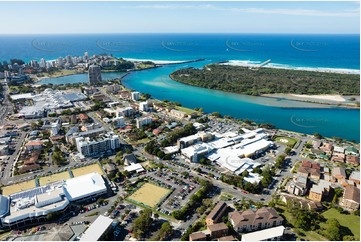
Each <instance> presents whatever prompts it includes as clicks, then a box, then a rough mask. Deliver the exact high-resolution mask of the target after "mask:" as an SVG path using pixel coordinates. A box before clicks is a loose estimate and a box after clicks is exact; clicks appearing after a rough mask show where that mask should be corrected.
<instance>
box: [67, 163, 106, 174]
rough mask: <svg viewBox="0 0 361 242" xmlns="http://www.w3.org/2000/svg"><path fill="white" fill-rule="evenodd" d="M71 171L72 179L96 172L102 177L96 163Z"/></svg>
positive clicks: (101, 172) (101, 171)
mask: <svg viewBox="0 0 361 242" xmlns="http://www.w3.org/2000/svg"><path fill="white" fill-rule="evenodd" d="M71 171H72V172H73V175H74V177H78V176H82V175H86V174H89V173H92V172H97V173H99V174H100V175H104V173H103V170H102V169H101V168H100V166H99V165H98V164H97V163H96V164H92V165H89V166H83V167H80V168H76V169H72V170H71Z"/></svg>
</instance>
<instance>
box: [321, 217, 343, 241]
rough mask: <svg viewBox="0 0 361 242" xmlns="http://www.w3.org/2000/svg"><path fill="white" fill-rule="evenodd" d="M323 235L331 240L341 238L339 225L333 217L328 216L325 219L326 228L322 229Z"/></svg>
mask: <svg viewBox="0 0 361 242" xmlns="http://www.w3.org/2000/svg"><path fill="white" fill-rule="evenodd" d="M324 235H325V236H326V237H327V238H328V239H329V240H333V241H338V240H342V236H341V225H340V223H339V222H338V220H337V219H335V218H330V219H328V220H327V228H326V230H325V231H324Z"/></svg>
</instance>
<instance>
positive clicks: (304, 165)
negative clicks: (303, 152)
mask: <svg viewBox="0 0 361 242" xmlns="http://www.w3.org/2000/svg"><path fill="white" fill-rule="evenodd" d="M301 166H302V167H308V168H312V162H311V161H308V160H303V161H302V164H301Z"/></svg>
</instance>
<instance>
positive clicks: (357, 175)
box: [348, 171, 360, 184]
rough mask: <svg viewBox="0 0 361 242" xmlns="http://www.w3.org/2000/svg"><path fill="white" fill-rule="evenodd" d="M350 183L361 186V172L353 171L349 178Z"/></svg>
mask: <svg viewBox="0 0 361 242" xmlns="http://www.w3.org/2000/svg"><path fill="white" fill-rule="evenodd" d="M348 179H349V180H350V181H353V182H354V183H355V184H360V171H353V172H351V174H350V177H349V178H348Z"/></svg>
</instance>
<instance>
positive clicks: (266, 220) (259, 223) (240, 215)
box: [228, 207, 283, 232]
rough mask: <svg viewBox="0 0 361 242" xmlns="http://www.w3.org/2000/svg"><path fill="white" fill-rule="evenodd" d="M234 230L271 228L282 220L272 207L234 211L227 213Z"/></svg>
mask: <svg viewBox="0 0 361 242" xmlns="http://www.w3.org/2000/svg"><path fill="white" fill-rule="evenodd" d="M228 218H229V221H230V222H231V224H232V226H233V228H234V230H235V231H238V232H245V231H248V232H249V231H255V230H258V229H265V228H271V227H275V226H279V225H281V224H282V222H283V218H282V217H281V216H280V215H278V213H277V212H276V210H274V209H273V208H269V207H266V208H260V209H257V210H256V211H254V210H252V209H247V210H245V211H236V212H232V213H229V214H228Z"/></svg>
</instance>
